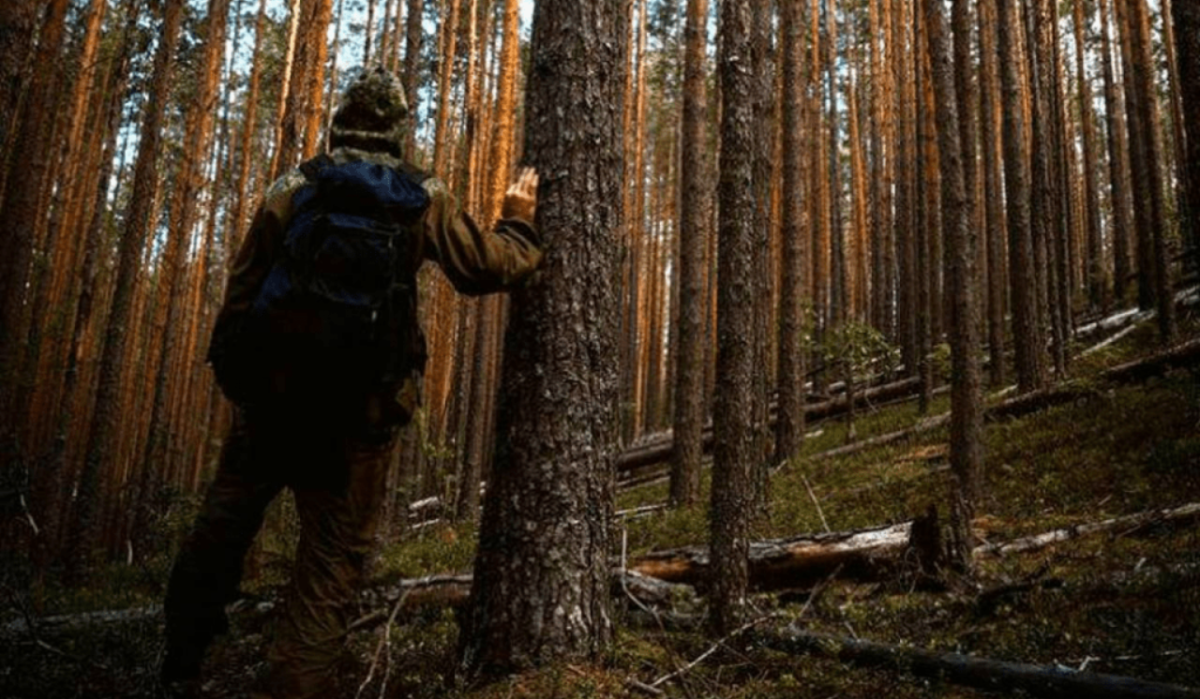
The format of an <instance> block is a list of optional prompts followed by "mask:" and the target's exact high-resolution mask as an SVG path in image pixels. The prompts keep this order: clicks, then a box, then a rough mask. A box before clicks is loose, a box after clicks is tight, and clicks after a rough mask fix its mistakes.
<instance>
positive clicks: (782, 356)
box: [775, 2, 806, 462]
mask: <svg viewBox="0 0 1200 699" xmlns="http://www.w3.org/2000/svg"><path fill="white" fill-rule="evenodd" d="M779 11H780V20H781V21H780V33H781V34H782V42H781V44H782V48H783V58H782V60H783V158H784V161H783V166H782V167H783V191H784V193H785V194H784V196H783V231H782V236H783V243H782V245H783V259H782V260H781V264H782V265H783V280H782V285H781V287H780V290H779V294H780V298H779V384H778V396H779V410H778V411H777V417H776V423H775V461H776V462H780V461H784V460H786V459H789V458H791V457H792V455H793V454H795V453H796V451H797V450H798V449H799V448H800V443H801V442H802V441H803V439H804V402H805V390H804V378H805V377H804V373H805V361H804V353H805V347H804V343H803V337H802V336H801V328H802V325H801V324H802V322H803V318H802V317H801V313H802V312H803V305H802V304H801V293H802V290H803V289H804V283H805V279H804V275H803V274H802V272H803V264H804V263H805V261H806V257H805V255H804V248H805V245H804V241H805V238H806V235H805V231H804V229H803V228H802V226H801V224H802V221H801V217H802V212H803V206H802V203H801V192H802V191H803V179H802V178H803V173H802V168H801V166H800V162H801V158H802V157H803V153H802V151H801V143H800V139H801V128H802V124H803V109H804V108H803V99H804V85H802V80H803V78H802V75H803V67H802V65H801V62H802V58H801V55H802V53H803V42H802V34H803V31H804V26H803V21H804V19H803V10H802V8H801V7H800V3H798V2H785V3H782V4H781V6H780V8H779Z"/></svg>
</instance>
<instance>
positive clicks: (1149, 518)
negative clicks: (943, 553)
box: [973, 503, 1200, 557]
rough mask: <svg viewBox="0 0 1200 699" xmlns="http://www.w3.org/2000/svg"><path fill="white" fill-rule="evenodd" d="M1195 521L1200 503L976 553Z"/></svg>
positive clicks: (991, 546) (1034, 548)
mask: <svg viewBox="0 0 1200 699" xmlns="http://www.w3.org/2000/svg"><path fill="white" fill-rule="evenodd" d="M1195 522H1200V503H1190V504H1188V505H1183V506H1182V507H1176V508H1173V509H1169V510H1168V509H1161V510H1149V511H1146V512H1138V513H1137V514H1132V515H1125V516H1123V517H1112V518H1110V519H1105V520H1101V521H1099V522H1088V523H1085V524H1077V525H1074V526H1071V527H1064V528H1062V529H1055V530H1054V531H1049V532H1044V533H1042V534H1037V535H1035V536H1028V537H1024V538H1021V539H1016V540H1014V541H1009V542H1006V543H1003V544H984V545H983V546H978V547H976V548H975V551H974V552H973V553H974V554H975V556H976V557H979V556H1005V555H1008V554H1013V553H1028V552H1029V551H1037V550H1039V549H1044V548H1046V547H1047V546H1053V545H1054V544H1057V543H1061V542H1063V541H1069V540H1071V539H1077V538H1079V537H1082V536H1088V535H1089V534H1099V533H1102V532H1109V531H1114V530H1127V532H1128V533H1130V534H1132V533H1136V532H1138V531H1141V530H1144V529H1146V528H1149V527H1153V526H1157V525H1170V526H1173V527H1183V526H1187V525H1189V524H1192V523H1195Z"/></svg>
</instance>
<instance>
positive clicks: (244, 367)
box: [161, 68, 542, 699]
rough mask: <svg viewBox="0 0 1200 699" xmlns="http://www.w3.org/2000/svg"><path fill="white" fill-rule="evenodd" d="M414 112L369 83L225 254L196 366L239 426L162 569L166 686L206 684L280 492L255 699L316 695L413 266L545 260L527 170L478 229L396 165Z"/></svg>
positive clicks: (399, 417) (352, 586) (365, 512)
mask: <svg viewBox="0 0 1200 699" xmlns="http://www.w3.org/2000/svg"><path fill="white" fill-rule="evenodd" d="M407 119H408V108H407V104H406V102H405V98H404V91H403V86H402V85H401V83H400V81H399V80H398V79H396V78H395V77H394V76H392V75H391V74H390V73H388V72H387V71H385V70H383V69H382V68H374V69H371V70H368V71H366V72H364V73H363V75H362V76H361V77H360V78H359V79H358V80H356V81H355V82H354V83H353V84H352V85H351V86H350V87H349V89H348V90H347V92H346V94H345V95H344V97H343V99H342V102H341V104H340V105H339V108H338V110H337V112H336V113H335V115H334V117H333V121H332V124H331V127H330V132H329V135H328V142H327V146H328V149H329V152H328V153H327V154H323V155H320V156H318V157H316V158H314V159H312V160H310V161H308V162H305V163H303V164H302V165H301V166H300V167H299V168H298V169H296V170H294V171H292V172H290V173H288V174H286V175H284V176H283V177H282V178H280V179H279V180H278V181H277V182H275V183H274V184H273V185H272V187H271V188H270V190H269V191H268V193H267V195H266V198H265V200H264V202H263V203H262V205H261V206H260V208H259V210H258V212H257V213H256V215H255V217H254V221H253V223H252V224H251V226H250V230H249V233H248V235H247V237H246V239H245V241H244V242H243V244H242V246H241V249H240V250H239V252H238V254H237V257H236V258H235V260H234V262H233V268H232V271H231V274H230V278H229V283H228V287H227V289H226V295H225V302H224V305H223V306H222V308H221V310H220V313H219V314H218V316H217V320H216V323H215V326H214V330H213V337H212V342H211V345H210V348H209V355H208V358H209V362H210V363H211V364H212V366H213V370H214V372H215V374H216V377H217V381H218V383H219V384H220V386H221V389H222V391H223V392H224V393H225V394H226V395H227V396H228V397H229V398H230V399H231V400H232V401H233V402H234V405H235V411H234V420H233V425H232V427H231V428H230V432H229V435H228V436H227V438H226V441H225V444H224V446H223V449H222V452H221V460H220V464H219V465H218V468H217V473H216V476H215V479H214V481H213V482H212V484H211V486H210V487H209V490H208V493H207V495H206V497H205V499H204V503H203V505H202V507H201V511H200V514H199V516H198V517H197V520H196V523H195V526H194V529H193V531H192V532H191V534H190V535H189V536H188V537H187V539H186V541H185V542H184V543H183V545H182V547H181V549H180V552H179V555H178V557H177V558H176V561H175V566H174V568H173V570H172V572H171V578H170V583H169V585H168V589H167V595H166V601H165V604H164V613H165V616H166V643H167V647H166V654H165V657H164V660H163V665H162V668H161V678H162V680H163V682H164V684H165V685H167V686H176V687H178V686H180V685H186V684H188V683H190V682H194V681H195V679H196V678H197V677H198V676H199V672H200V665H201V661H202V660H203V657H204V653H205V650H206V648H207V647H208V645H209V643H210V642H211V641H212V639H213V638H214V637H215V636H216V635H217V634H220V633H223V632H224V631H225V630H227V628H228V625H227V620H226V618H225V612H224V608H225V605H226V604H228V603H230V602H232V601H233V600H234V599H236V598H237V596H238V585H239V582H240V580H241V576H242V561H243V558H244V557H245V554H246V551H247V550H248V549H249V547H250V544H251V542H252V541H253V539H254V536H255V535H256V533H257V532H258V530H259V528H260V527H261V525H262V521H263V514H264V511H265V510H266V507H267V506H268V505H269V504H270V503H271V501H272V500H273V499H274V498H275V496H276V495H278V494H279V493H280V491H281V490H282V489H283V488H289V489H291V490H292V492H293V494H294V496H295V501H296V509H297V514H298V516H299V520H300V529H301V532H300V541H299V546H298V549H297V551H296V559H295V564H294V569H293V571H292V582H291V587H290V589H289V591H288V592H287V594H286V598H285V600H284V606H283V609H282V610H281V612H280V613H279V614H278V615H277V620H276V623H275V628H274V638H273V640H272V642H271V645H270V647H269V650H268V658H267V659H268V672H267V676H266V678H265V685H266V686H265V692H266V693H265V694H262V695H261V696H272V697H275V698H276V699H283V698H284V697H286V698H287V699H297V698H301V697H315V696H320V695H322V694H325V693H327V692H328V691H329V689H330V687H331V683H332V681H333V678H334V676H335V674H336V673H335V671H334V670H335V665H336V661H337V658H338V655H339V653H340V651H341V648H342V644H343V641H344V639H345V636H346V633H347V627H348V624H349V615H350V614H351V612H352V609H351V606H352V605H351V602H352V600H353V597H354V595H355V593H356V590H357V589H358V586H359V583H360V581H361V578H362V573H363V566H364V564H365V562H366V558H367V556H368V555H369V554H370V551H371V545H372V540H373V538H374V534H375V529H376V525H377V523H378V519H379V513H380V509H381V506H382V504H383V500H384V497H385V496H386V478H387V471H388V465H389V460H390V456H391V454H392V451H393V445H394V443H395V439H396V434H397V431H398V429H399V428H400V427H401V426H403V425H404V424H406V423H407V422H408V421H409V420H410V419H411V417H412V414H413V412H414V411H415V410H416V408H417V405H418V403H419V395H420V384H421V376H422V371H423V368H424V364H425V341H424V337H423V334H422V332H421V328H420V324H419V323H418V319H417V284H416V274H417V270H418V268H419V267H420V265H421V263H422V262H423V261H425V260H431V261H433V262H436V263H437V264H438V265H439V266H440V267H441V268H442V271H443V272H444V273H445V274H446V276H447V277H448V278H449V280H450V281H451V283H452V284H453V285H454V287H455V289H456V290H458V291H459V292H461V293H465V294H471V295H476V294H485V293H492V292H498V291H503V290H506V289H510V288H513V287H515V286H517V285H520V284H522V283H524V282H525V281H526V280H527V279H528V278H529V277H530V275H531V274H532V273H533V272H534V271H535V270H536V269H537V267H538V266H539V264H540V263H541V258H542V252H541V250H540V248H539V238H538V234H537V231H536V230H535V228H534V227H533V219H534V211H535V209H536V201H537V199H536V191H537V174H536V173H535V172H534V171H533V170H531V169H526V170H524V171H523V172H522V173H521V175H520V177H519V178H518V180H517V182H516V183H515V184H514V185H513V186H512V187H510V188H509V190H508V192H507V194H506V196H505V199H504V203H503V207H502V211H501V219H500V220H499V221H498V222H496V224H495V226H494V228H493V229H492V231H490V232H487V231H484V230H483V229H481V228H480V227H479V226H478V225H477V224H476V223H475V222H474V221H473V220H472V219H471V218H470V217H469V216H468V215H467V214H465V213H464V212H462V211H461V210H460V208H459V206H458V203H457V201H456V200H455V198H454V197H453V196H452V195H451V194H450V193H449V191H448V190H447V188H446V186H445V185H444V184H443V183H442V182H441V181H440V180H438V179H436V178H433V177H430V176H428V175H427V174H424V173H422V172H420V171H419V170H417V169H416V168H414V167H413V166H411V165H409V164H408V163H406V162H405V161H404V160H403V159H402V158H403V155H404V153H403V150H402V148H403V145H402V144H403V143H404V140H405V139H404V136H405V129H406V125H407ZM256 696H260V695H256Z"/></svg>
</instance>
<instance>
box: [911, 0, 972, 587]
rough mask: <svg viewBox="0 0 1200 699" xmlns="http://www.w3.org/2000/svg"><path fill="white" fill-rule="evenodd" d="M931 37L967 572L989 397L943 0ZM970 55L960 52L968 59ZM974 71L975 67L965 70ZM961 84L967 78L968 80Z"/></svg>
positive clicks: (956, 551)
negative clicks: (982, 371) (983, 379)
mask: <svg viewBox="0 0 1200 699" xmlns="http://www.w3.org/2000/svg"><path fill="white" fill-rule="evenodd" d="M966 2H967V0H955V1H954V11H955V20H956V22H955V41H956V42H962V41H968V40H969V38H970V24H969V20H970V18H969V15H967V13H966V12H965V11H964V8H963V7H962V5H964V4H965V3H966ZM924 3H925V19H926V38H927V40H928V42H929V54H930V59H931V61H932V66H933V86H934V93H935V102H936V110H937V122H938V124H937V125H938V129H937V131H938V162H939V163H940V167H941V175H942V207H943V216H942V219H943V223H944V230H945V232H946V251H947V256H946V260H947V263H948V265H947V266H948V267H949V269H948V270H947V271H948V276H949V281H950V288H949V293H950V295H951V297H952V298H953V299H954V300H953V305H952V307H951V308H952V311H953V312H952V313H951V314H950V319H949V320H950V358H951V380H950V415H951V417H950V468H951V471H952V472H953V474H954V487H953V489H952V491H951V493H950V529H951V537H950V548H951V563H952V565H954V566H956V567H957V568H958V569H959V570H964V571H966V570H970V568H971V557H970V551H971V543H972V542H971V538H972V537H971V532H970V523H971V520H972V519H973V518H974V512H975V502H976V501H977V500H978V498H979V490H980V487H981V486H982V482H983V440H982V436H983V394H982V391H981V389H980V382H979V349H980V343H979V325H978V323H977V320H976V308H975V297H976V293H977V292H978V288H977V286H978V285H977V283H976V278H975V259H976V255H975V236H976V234H975V229H974V226H973V225H972V222H971V214H970V205H969V203H968V199H967V193H966V191H965V188H964V179H965V178H964V177H963V169H964V165H963V159H962V155H961V152H962V151H961V150H960V144H959V134H960V133H961V131H960V130H959V126H960V125H959V123H958V121H959V118H960V115H959V114H958V113H957V107H958V105H957V104H956V99H955V98H956V93H955V85H954V82H955V81H954V78H955V72H956V71H955V68H956V66H955V65H954V64H953V62H952V59H951V53H950V38H949V33H950V32H949V27H948V23H947V21H946V17H945V14H944V12H943V10H942V5H941V0H924ZM969 55H970V52H969V51H962V52H960V54H959V56H960V58H966V57H968V56H969ZM957 68H958V70H959V71H966V70H967V66H958V67H957ZM960 84H961V81H960Z"/></svg>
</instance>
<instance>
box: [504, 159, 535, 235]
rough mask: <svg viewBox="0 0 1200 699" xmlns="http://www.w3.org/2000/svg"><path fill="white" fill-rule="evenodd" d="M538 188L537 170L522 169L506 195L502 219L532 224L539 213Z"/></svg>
mask: <svg viewBox="0 0 1200 699" xmlns="http://www.w3.org/2000/svg"><path fill="white" fill-rule="evenodd" d="M537 188H538V174H537V170H535V169H533V168H531V167H526V168H521V173H520V175H518V176H517V181H516V182H514V183H512V185H510V186H509V188H508V191H507V192H505V193H504V207H503V208H502V209H501V210H500V217H501V218H519V219H521V220H524V221H529V222H530V223H532V222H533V216H534V213H535V212H536V211H537Z"/></svg>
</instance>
